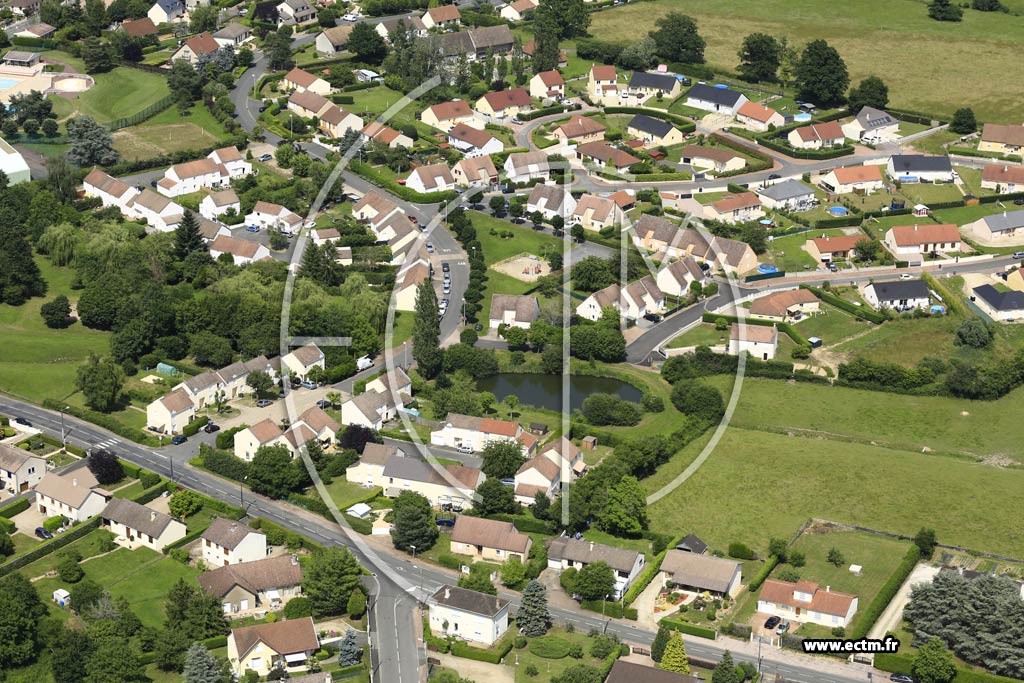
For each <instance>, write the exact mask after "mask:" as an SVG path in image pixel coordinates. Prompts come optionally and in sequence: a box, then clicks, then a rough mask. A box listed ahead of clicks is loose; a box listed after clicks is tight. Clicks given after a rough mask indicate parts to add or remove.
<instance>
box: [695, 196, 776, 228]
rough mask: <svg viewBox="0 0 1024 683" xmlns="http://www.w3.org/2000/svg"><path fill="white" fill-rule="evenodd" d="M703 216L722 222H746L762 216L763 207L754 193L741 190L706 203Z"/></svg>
mask: <svg viewBox="0 0 1024 683" xmlns="http://www.w3.org/2000/svg"><path fill="white" fill-rule="evenodd" d="M704 217H705V218H708V219H711V220H716V221H721V222H723V223H746V222H748V221H754V220H757V219H759V218H763V217H764V208H762V206H761V200H760V199H758V198H757V195H756V194H754V193H753V192H741V193H739V194H734V195H731V196H729V197H723V198H722V199H719V200H718V201H717V202H711V203H710V204H706V205H705V206H704Z"/></svg>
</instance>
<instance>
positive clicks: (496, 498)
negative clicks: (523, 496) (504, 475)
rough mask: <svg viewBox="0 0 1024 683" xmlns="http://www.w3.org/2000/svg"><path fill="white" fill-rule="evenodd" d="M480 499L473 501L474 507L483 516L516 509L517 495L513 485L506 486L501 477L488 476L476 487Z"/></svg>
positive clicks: (508, 512)
mask: <svg viewBox="0 0 1024 683" xmlns="http://www.w3.org/2000/svg"><path fill="white" fill-rule="evenodd" d="M476 494H477V497H478V498H479V500H476V501H474V502H473V509H474V510H476V511H477V512H478V513H480V514H481V515H483V516H485V517H486V516H487V515H493V514H499V513H507V514H511V513H514V512H515V511H516V497H515V493H514V492H513V490H512V487H511V486H505V485H504V484H502V483H501V480H500V479H495V478H494V477H487V479H485V480H484V481H483V483H482V484H480V486H478V487H477V488H476Z"/></svg>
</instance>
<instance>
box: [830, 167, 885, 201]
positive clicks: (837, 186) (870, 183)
mask: <svg viewBox="0 0 1024 683" xmlns="http://www.w3.org/2000/svg"><path fill="white" fill-rule="evenodd" d="M884 182H885V181H884V180H883V179H882V169H881V168H880V167H879V166H874V165H870V166H843V167H841V168H836V169H833V170H831V171H829V172H828V173H826V174H825V175H823V176H821V178H820V179H819V180H818V184H819V185H821V187H822V189H824V190H825V191H826V192H831V193H832V194H849V193H851V192H861V193H863V194H870V193H872V192H874V191H875V190H881V189H882V185H883V184H884Z"/></svg>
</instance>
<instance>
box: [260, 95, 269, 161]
mask: <svg viewBox="0 0 1024 683" xmlns="http://www.w3.org/2000/svg"><path fill="white" fill-rule="evenodd" d="M266 110H267V105H265V104H261V105H260V113H261V114H262V113H263V112H265V111H266ZM263 156H265V157H268V156H270V155H269V154H264V155H263ZM260 161H263V157H260ZM267 161H269V159H268V160H267Z"/></svg>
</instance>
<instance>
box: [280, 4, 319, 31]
mask: <svg viewBox="0 0 1024 683" xmlns="http://www.w3.org/2000/svg"><path fill="white" fill-rule="evenodd" d="M314 19H316V10H315V9H313V8H312V7H311V6H310V4H309V3H308V2H306V0H284V2H282V3H281V4H279V5H278V6H277V25H278V26H297V25H299V24H305V23H306V22H309V21H313V20H314Z"/></svg>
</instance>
